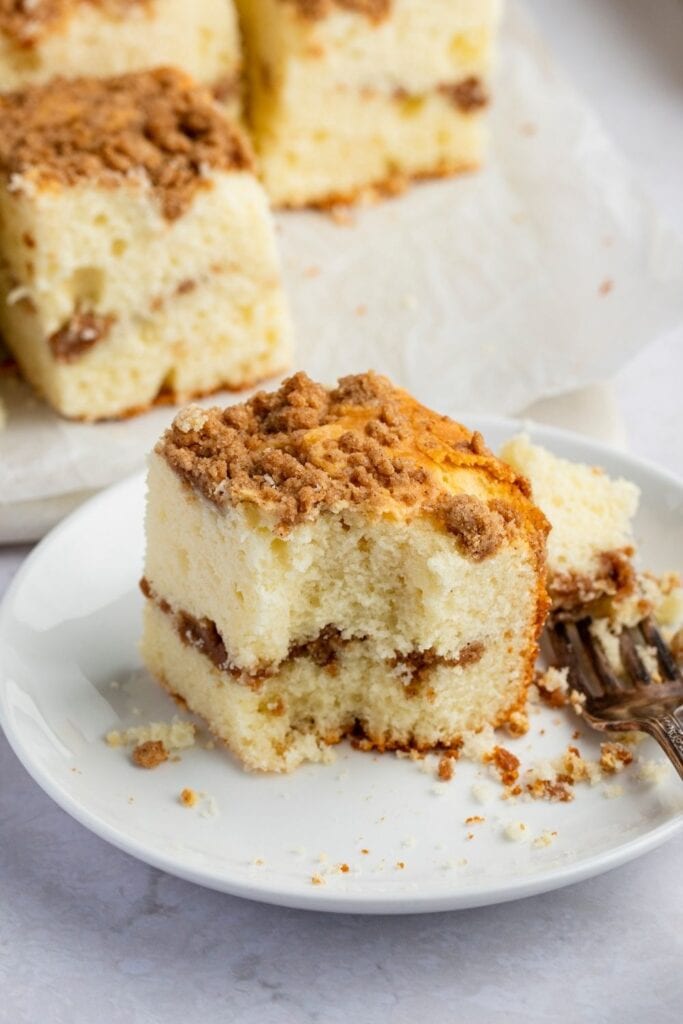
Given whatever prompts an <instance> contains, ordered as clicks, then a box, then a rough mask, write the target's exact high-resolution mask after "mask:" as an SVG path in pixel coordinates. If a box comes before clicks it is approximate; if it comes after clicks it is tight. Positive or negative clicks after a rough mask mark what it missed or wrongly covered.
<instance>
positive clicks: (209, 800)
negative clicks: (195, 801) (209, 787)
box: [199, 793, 220, 818]
mask: <svg viewBox="0 0 683 1024" xmlns="http://www.w3.org/2000/svg"><path fill="white" fill-rule="evenodd" d="M201 796H202V800H203V802H202V807H201V810H200V812H199V814H200V816H201V817H202V818H217V817H218V815H219V814H220V808H219V807H218V801H217V800H216V798H215V797H213V796H210V795H209V794H208V793H202V794H201Z"/></svg>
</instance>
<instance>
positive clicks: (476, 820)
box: [465, 814, 486, 825]
mask: <svg viewBox="0 0 683 1024" xmlns="http://www.w3.org/2000/svg"><path fill="white" fill-rule="evenodd" d="M485 821H486V818H482V816H481V815H480V814H471V815H470V816H469V818H465V824H466V825H482V824H483V823H484V822H485Z"/></svg>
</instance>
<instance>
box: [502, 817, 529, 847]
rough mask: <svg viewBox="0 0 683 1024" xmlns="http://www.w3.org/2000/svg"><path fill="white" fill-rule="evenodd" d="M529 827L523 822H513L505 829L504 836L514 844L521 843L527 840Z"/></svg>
mask: <svg viewBox="0 0 683 1024" xmlns="http://www.w3.org/2000/svg"><path fill="white" fill-rule="evenodd" d="M526 833H527V827H526V825H525V824H524V822H523V821H511V822H510V823H509V824H507V825H506V826H505V828H504V829H503V834H504V836H505V838H506V839H509V840H510V841H511V842H513V843H518V842H521V840H522V839H526Z"/></svg>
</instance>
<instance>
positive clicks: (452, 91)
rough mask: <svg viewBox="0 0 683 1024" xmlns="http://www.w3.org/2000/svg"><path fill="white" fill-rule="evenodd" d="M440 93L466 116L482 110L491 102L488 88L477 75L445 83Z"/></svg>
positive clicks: (441, 86) (440, 87) (440, 88)
mask: <svg viewBox="0 0 683 1024" xmlns="http://www.w3.org/2000/svg"><path fill="white" fill-rule="evenodd" d="M439 92H440V93H441V94H442V95H443V96H445V97H446V98H447V99H449V100H450V101H451V103H452V104H453V105H454V106H456V107H457V108H458V109H459V110H461V111H462V112H463V113H464V114H469V113H471V112H472V111H474V110H481V109H482V107H486V106H487V105H488V102H489V94H488V91H487V89H486V86H485V85H484V83H483V82H482V80H481V78H477V77H476V75H469V76H468V77H467V78H463V79H461V81H459V82H452V83H451V82H449V83H444V84H443V85H440V86H439Z"/></svg>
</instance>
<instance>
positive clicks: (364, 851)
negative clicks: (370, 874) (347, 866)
mask: <svg viewBox="0 0 683 1024" xmlns="http://www.w3.org/2000/svg"><path fill="white" fill-rule="evenodd" d="M360 852H361V853H363V854H365V855H366V856H367V855H368V854H369V853H370V851H369V850H367V849H366V848H365V847H363V849H362V850H361V851H360Z"/></svg>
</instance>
